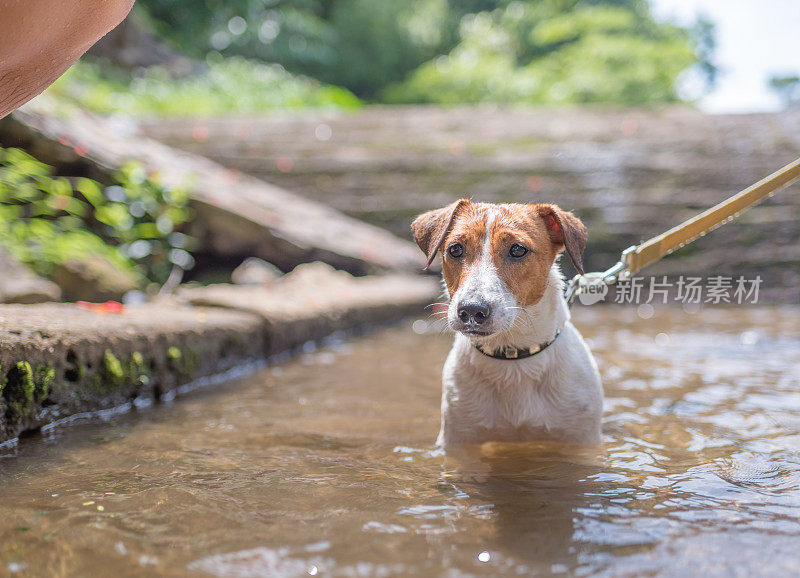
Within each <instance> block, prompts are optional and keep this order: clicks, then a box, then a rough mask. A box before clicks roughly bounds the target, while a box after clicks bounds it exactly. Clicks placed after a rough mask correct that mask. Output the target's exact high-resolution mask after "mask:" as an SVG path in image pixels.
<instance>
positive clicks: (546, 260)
mask: <svg viewBox="0 0 800 578" xmlns="http://www.w3.org/2000/svg"><path fill="white" fill-rule="evenodd" d="M411 229H412V230H413V232H414V239H415V240H416V242H417V244H418V245H419V246H420V248H421V249H422V250H423V252H424V253H425V254H426V255H427V257H428V263H427V266H430V264H431V263H432V262H433V260H434V258H435V257H436V254H437V253H439V252H441V253H442V272H443V274H444V281H445V284H446V285H447V290H448V292H449V293H450V305H449V308H448V313H447V317H448V321H449V324H450V327H452V328H453V329H455V330H456V331H460V332H461V333H463V334H465V335H469V336H471V337H486V336H489V335H493V334H495V333H499V332H501V331H505V330H508V329H510V328H511V326H512V324H513V323H514V320H515V318H516V315H517V311H519V309H520V308H523V307H527V306H530V305H535V304H536V303H538V302H539V301H540V300H541V298H542V296H543V295H544V292H545V289H546V287H547V278H548V274H549V272H550V268H551V267H552V265H553V263H554V262H555V260H556V257H557V256H558V254H559V253H560V252H561V251H564V250H566V252H567V254H568V255H569V257H570V259H571V260H572V263H573V264H574V265H575V268H576V269H577V270H578V271H580V272H581V273H583V264H582V262H581V256H582V254H583V248H584V246H585V244H586V229H585V228H584V226H583V223H582V222H581V221H580V219H578V218H577V217H576V216H575V215H573V214H572V213H569V212H567V211H562V210H561V209H560V208H559V207H558V206H556V205H553V204H548V203H545V204H502V205H494V204H489V203H473V202H472V201H470V200H468V199H460V200H458V201H456V202H455V203H452V204H450V205H448V206H446V207H444V208H442V209H437V210H435V211H428V212H427V213H423V214H422V215H420V216H419V217H417V218H416V219H415V220H414V222H413V223H412V225H411Z"/></svg>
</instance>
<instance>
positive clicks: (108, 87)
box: [50, 56, 360, 116]
mask: <svg viewBox="0 0 800 578" xmlns="http://www.w3.org/2000/svg"><path fill="white" fill-rule="evenodd" d="M50 90H51V91H52V93H53V94H56V95H58V96H60V97H65V98H67V99H69V100H73V101H75V102H77V103H78V104H80V105H81V106H84V107H87V108H89V109H91V110H93V111H95V112H100V113H113V112H121V113H126V114H132V115H156V116H211V115H215V114H220V113H256V112H263V111H268V110H274V109H277V108H282V109H287V108H288V109H293V108H305V107H319V108H323V107H339V108H354V107H357V106H359V104H360V101H359V100H358V99H357V98H356V97H355V96H353V95H352V93H350V92H348V91H347V90H345V89H343V88H339V87H336V86H325V85H322V84H320V83H319V82H318V81H316V80H313V79H309V78H301V77H297V76H293V75H291V74H289V73H288V72H286V71H285V70H284V69H283V68H282V67H281V66H280V65H277V64H273V65H269V64H263V63H259V62H254V61H249V60H245V59H243V58H230V59H227V60H223V59H221V58H220V57H219V56H217V57H216V58H214V57H211V58H209V59H208V62H207V67H206V70H205V72H203V73H202V74H199V75H197V76H190V77H186V78H182V79H174V78H171V77H170V75H169V74H168V73H167V72H166V71H165V70H163V69H161V68H159V67H153V68H149V69H146V70H144V71H143V72H142V73H141V74H140V76H138V77H136V78H134V79H133V80H132V81H130V82H128V81H126V80H123V79H115V78H112V77H109V76H108V75H103V74H102V73H101V71H100V69H99V67H98V66H97V65H96V64H93V63H91V62H83V61H82V62H79V63H78V64H76V65H75V66H73V67H72V68H71V69H70V70H69V71H68V72H67V73H66V74H65V75H64V76H63V77H61V78H60V79H59V80H58V81H57V82H56V83H55V84H54V85H53V87H52V88H51V89H50Z"/></svg>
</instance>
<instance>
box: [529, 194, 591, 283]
mask: <svg viewBox="0 0 800 578" xmlns="http://www.w3.org/2000/svg"><path fill="white" fill-rule="evenodd" d="M534 208H535V209H536V212H537V213H538V214H539V216H540V217H541V218H542V220H544V224H545V226H546V227H547V232H548V234H549V235H550V239H551V240H552V241H553V243H555V244H556V245H562V246H563V247H564V248H565V249H566V250H567V255H569V258H570V260H571V261H572V264H573V265H575V268H576V269H577V270H578V273H580V274H581V275H583V261H582V260H581V258H582V257H583V249H584V247H586V227H584V226H583V223H582V222H581V220H580V219H579V218H578V217H576V216H575V215H573V214H572V213H570V212H569V211H563V210H561V209H560V208H559V207H558V205H552V204H549V203H548V204H540V205H534Z"/></svg>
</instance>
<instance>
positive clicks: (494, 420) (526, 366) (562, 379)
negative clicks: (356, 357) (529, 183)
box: [411, 199, 603, 447]
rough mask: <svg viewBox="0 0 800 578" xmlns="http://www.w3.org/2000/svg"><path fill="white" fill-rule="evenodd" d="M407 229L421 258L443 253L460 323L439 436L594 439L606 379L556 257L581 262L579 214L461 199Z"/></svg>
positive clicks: (447, 440)
mask: <svg viewBox="0 0 800 578" xmlns="http://www.w3.org/2000/svg"><path fill="white" fill-rule="evenodd" d="M411 228H412V230H413V232H414V238H415V240H416V241H417V244H418V245H419V246H420V248H421V249H422V250H423V251H424V252H425V254H426V255H427V257H428V266H430V264H431V263H432V262H433V260H434V258H435V257H436V254H437V253H439V252H440V250H441V252H442V259H443V266H442V270H443V275H444V282H445V284H446V287H447V292H448V294H449V297H450V302H449V306H448V311H447V321H448V325H449V327H450V328H451V329H453V330H455V331H456V336H455V341H454V343H453V348H452V350H451V351H450V355H449V356H448V358H447V361H446V362H445V366H444V372H443V393H442V429H441V432H440V433H439V439H438V442H437V443H438V444H439V445H442V446H445V447H447V446H453V445H460V444H480V443H483V442H487V441H506V442H517V441H532V440H556V441H561V442H566V443H599V442H600V418H601V414H602V407H603V387H602V384H601V382H600V375H599V373H598V371H597V364H596V363H595V361H594V358H593V357H592V354H591V352H590V351H589V348H588V347H587V346H586V344H585V343H584V341H583V338H582V337H581V335H580V333H578V330H577V329H575V327H574V326H573V325H572V323H571V322H570V315H569V308H568V306H567V303H566V301H565V300H564V297H563V289H564V280H563V276H562V274H561V271H560V269H559V267H558V264H557V263H556V258H557V257H558V255H559V253H561V251H563V250H564V249H566V252H567V254H568V255H569V256H570V258H571V259H572V262H573V263H574V265H575V267H576V268H577V269H578V271H580V272H581V273H583V266H582V263H581V255H582V253H583V248H584V245H585V244H586V230H585V228H584V226H583V223H581V221H580V220H579V219H578V218H577V217H575V216H574V215H573V214H572V213H569V212H566V211H562V210H561V209H560V208H558V207H557V206H556V205H552V204H527V205H526V204H502V205H494V204H488V203H474V202H472V201H471V200H468V199H461V200H459V201H457V202H455V203H453V204H451V205H448V206H447V207H444V208H443V209H438V210H435V211H429V212H427V213H424V214H422V215H420V216H419V217H417V219H416V220H415V221H414V223H413V224H412V225H411Z"/></svg>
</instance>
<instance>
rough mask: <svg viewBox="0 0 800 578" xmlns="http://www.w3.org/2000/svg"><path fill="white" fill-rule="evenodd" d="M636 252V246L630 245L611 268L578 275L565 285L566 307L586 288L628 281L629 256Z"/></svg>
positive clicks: (629, 274)
mask: <svg viewBox="0 0 800 578" xmlns="http://www.w3.org/2000/svg"><path fill="white" fill-rule="evenodd" d="M635 250H636V245H631V246H630V247H628V248H627V249H625V250H624V251H623V252H622V255H620V258H619V261H617V262H616V263H615V264H614V265H613V266H611V267H610V268H608V269H606V270H605V271H603V272H602V273H601V272H594V273H585V274H583V275H581V274H580V273H578V274H577V275H575V276H574V277H573V278H572V279H570V282H569V283H568V284H567V290H566V291H565V292H564V299H566V300H567V305H569V306H570V307H571V306H572V304H573V303H574V302H575V298H576V297H577V296H578V295H580V294H581V293H585V292H586V291H587V288H588V287H589V286H592V285H598V284H600V283H602V284H603V285H613V284H614V283H616V282H617V281H619V280H625V279H628V278H629V277H630V276H631V273H630V261H631V254H632V253H633V252H634V251H635Z"/></svg>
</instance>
